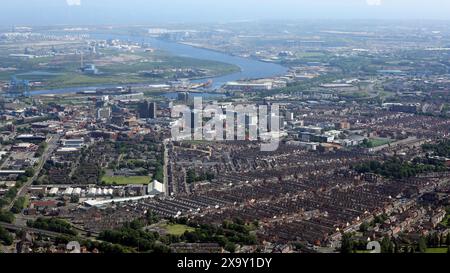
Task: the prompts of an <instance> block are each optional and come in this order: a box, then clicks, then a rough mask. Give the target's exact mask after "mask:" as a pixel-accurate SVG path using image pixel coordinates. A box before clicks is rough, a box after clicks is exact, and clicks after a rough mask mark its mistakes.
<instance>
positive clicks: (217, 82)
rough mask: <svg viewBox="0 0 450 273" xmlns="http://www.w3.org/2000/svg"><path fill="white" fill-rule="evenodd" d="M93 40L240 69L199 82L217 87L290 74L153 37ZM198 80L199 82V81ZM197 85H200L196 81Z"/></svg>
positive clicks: (57, 91)
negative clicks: (128, 43) (141, 45)
mask: <svg viewBox="0 0 450 273" xmlns="http://www.w3.org/2000/svg"><path fill="white" fill-rule="evenodd" d="M90 37H91V38H94V39H101V40H108V39H120V40H127V41H131V42H136V43H142V42H144V43H146V44H149V45H150V47H152V48H156V49H160V50H165V51H167V52H169V53H171V54H173V55H176V56H180V57H188V58H194V59H201V60H210V61H217V62H223V63H228V64H233V65H236V66H238V67H239V68H240V69H241V71H240V72H237V73H232V74H228V75H224V76H219V77H213V78H207V79H202V80H198V81H207V80H212V81H213V88H219V87H221V86H222V85H224V84H225V83H226V82H229V81H236V80H242V79H259V78H267V77H274V76H280V75H284V74H286V72H287V71H288V69H287V68H286V67H284V66H281V65H278V64H273V63H267V62H262V61H258V60H254V59H247V58H243V57H238V56H232V55H228V54H225V53H220V52H217V51H213V50H208V49H203V48H199V47H194V46H190V45H186V44H180V43H175V42H169V41H165V40H161V39H156V38H150V37H138V36H121V35H108V34H95V35H91V36H90ZM198 81H197V82H198ZM193 82H196V81H195V80H194V81H193ZM115 86H117V85H100V86H88V87H86V86H85V87H68V88H60V89H51V90H39V91H32V92H31V94H32V95H43V94H63V93H75V92H79V91H85V90H95V89H98V88H109V87H115ZM131 86H145V85H143V84H136V85H131Z"/></svg>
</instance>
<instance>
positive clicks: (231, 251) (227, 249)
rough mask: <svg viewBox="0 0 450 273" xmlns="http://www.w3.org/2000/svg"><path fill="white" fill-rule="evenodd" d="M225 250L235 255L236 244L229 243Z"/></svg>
mask: <svg viewBox="0 0 450 273" xmlns="http://www.w3.org/2000/svg"><path fill="white" fill-rule="evenodd" d="M225 250H226V251H228V252H230V253H234V252H235V251H236V244H235V243H233V242H228V243H227V244H226V245H225Z"/></svg>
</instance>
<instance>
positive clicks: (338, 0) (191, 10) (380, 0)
mask: <svg viewBox="0 0 450 273" xmlns="http://www.w3.org/2000/svg"><path fill="white" fill-rule="evenodd" d="M449 14H450V1H449V0H2V1H1V4H0V24H1V25H20V24H28V25H32V24H38V25H48V24H151V23H164V22H211V21H235V20H259V19H311V18H313V19H438V20H450V15H449Z"/></svg>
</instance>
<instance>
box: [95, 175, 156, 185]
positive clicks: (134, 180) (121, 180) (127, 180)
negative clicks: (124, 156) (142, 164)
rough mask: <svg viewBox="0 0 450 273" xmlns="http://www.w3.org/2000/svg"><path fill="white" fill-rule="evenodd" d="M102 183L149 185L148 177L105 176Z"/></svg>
mask: <svg viewBox="0 0 450 273" xmlns="http://www.w3.org/2000/svg"><path fill="white" fill-rule="evenodd" d="M102 181H103V182H104V183H106V184H111V185H112V184H116V185H128V184H149V183H150V177H149V176H128V177H127V176H105V177H103V179H102Z"/></svg>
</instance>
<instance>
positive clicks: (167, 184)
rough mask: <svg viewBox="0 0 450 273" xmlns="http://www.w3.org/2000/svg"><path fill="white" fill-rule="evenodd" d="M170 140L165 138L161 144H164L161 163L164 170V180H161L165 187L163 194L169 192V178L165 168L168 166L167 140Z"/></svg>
mask: <svg viewBox="0 0 450 273" xmlns="http://www.w3.org/2000/svg"><path fill="white" fill-rule="evenodd" d="M169 141H170V140H168V139H165V140H164V141H163V145H164V165H163V170H164V174H163V175H164V181H163V184H164V189H165V194H166V195H169V194H170V193H169V180H168V173H167V168H168V166H169V151H168V149H167V143H168V142H169Z"/></svg>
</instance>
